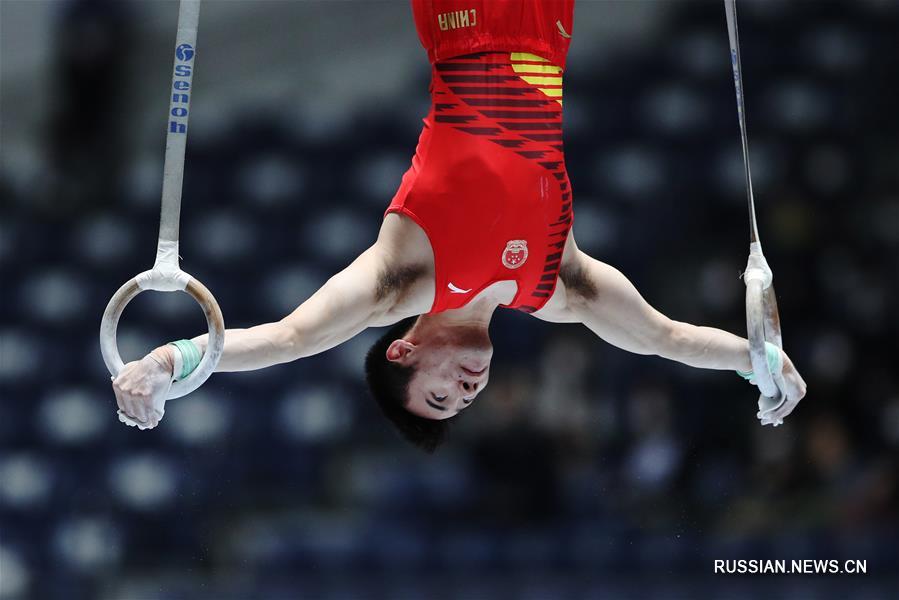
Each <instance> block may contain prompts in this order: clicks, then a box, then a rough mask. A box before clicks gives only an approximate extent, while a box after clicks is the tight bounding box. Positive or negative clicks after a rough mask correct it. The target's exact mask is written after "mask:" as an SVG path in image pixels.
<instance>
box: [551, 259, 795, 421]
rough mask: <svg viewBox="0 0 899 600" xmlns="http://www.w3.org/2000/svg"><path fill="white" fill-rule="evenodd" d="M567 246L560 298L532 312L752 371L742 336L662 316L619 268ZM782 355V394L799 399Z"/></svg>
mask: <svg viewBox="0 0 899 600" xmlns="http://www.w3.org/2000/svg"><path fill="white" fill-rule="evenodd" d="M571 250H573V252H574V253H575V254H574V257H573V259H571V260H569V261H567V262H566V265H565V266H564V267H563V270H562V271H561V272H560V275H559V278H560V279H561V282H560V286H561V288H562V290H561V294H560V298H559V299H555V298H554V300H553V303H552V305H549V304H548V305H547V310H546V311H545V312H544V311H543V310H541V311H538V313H535V316H538V317H540V318H544V319H546V320H551V321H563V322H579V323H583V324H584V325H586V326H587V327H588V328H590V330H591V331H593V332H594V333H595V334H596V335H598V336H599V337H601V338H602V339H604V340H606V341H607V342H609V343H610V344H613V345H615V346H618V347H619V348H622V349H624V350H628V351H629V352H634V353H637V354H653V355H658V356H661V357H663V358H668V359H670V360H676V361H678V362H681V363H684V364H686V365H690V366H692V367H699V368H704V369H732V370H735V371H751V370H752V364H751V361H750V358H749V342H748V341H747V340H746V339H745V338H741V337H739V336H736V335H734V334H732V333H728V332H726V331H722V330H721V329H716V328H714V327H702V326H697V325H691V324H690V323H682V322H679V321H674V320H672V319H670V318H668V317H666V316H665V315H663V314H662V313H660V312H659V311H658V310H656V309H655V308H653V307H652V306H650V305H649V303H648V302H646V300H645V299H644V298H643V296H641V295H640V293H639V292H638V291H637V288H635V287H634V285H633V284H632V283H631V282H630V281H629V280H628V279H627V277H625V276H624V275H623V274H622V273H621V272H620V271H619V270H618V269H615V268H614V267H612V266H609V265H607V264H605V263H603V262H600V261H598V260H596V259H594V258H592V257H590V256H587V255H586V254H584V253H583V252H581V251H580V250H578V249H577V248H576V247H574V248H572V249H571ZM781 355H782V358H783V375H784V380H785V383H786V385H787V388H788V389H787V390H785V391H786V393H787V396H788V397H790V398H794V399H795V398H799V399H801V398H802V397H803V396H804V395H805V382H804V381H803V380H802V377H800V375H799V373H798V372H797V371H796V369H795V367H794V366H793V363H792V362H791V361H790V358H789V357H788V356H787V355H786V353H784V352H783V351H781ZM797 401H798V400H797ZM794 406H795V403H794ZM783 416H786V415H783Z"/></svg>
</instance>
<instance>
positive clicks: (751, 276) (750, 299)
mask: <svg viewBox="0 0 899 600" xmlns="http://www.w3.org/2000/svg"><path fill="white" fill-rule="evenodd" d="M772 279H773V276H772V274H771V270H770V268H768V264H767V261H765V256H764V255H763V254H762V253H761V247H760V245H759V244H758V243H753V244H751V245H750V253H749V263H748V265H747V267H746V272H745V274H744V275H743V281H744V283H745V284H746V330H747V337H748V338H749V357H750V359H751V361H752V372H753V374H754V375H753V376H754V378H755V382H756V385H758V388H759V391H760V392H761V393H762V395H763V396H765V397H766V398H767V399H768V400H767V404H769V405H770V406H776V405H778V404H780V402H781V401H782V400H783V398H782V392H781V390H783V389H784V386H783V377H782V376H781V375H780V374H775V375H772V374H771V372H770V370H769V369H768V357H767V351H766V350H765V342H770V343H772V344H774V345H775V346H777V347H778V348H783V338H782V336H781V332H780V315H779V313H778V310H777V299H776V297H775V294H774V286H773V285H772Z"/></svg>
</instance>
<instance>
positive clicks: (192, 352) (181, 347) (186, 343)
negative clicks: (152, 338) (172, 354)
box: [169, 340, 203, 380]
mask: <svg viewBox="0 0 899 600" xmlns="http://www.w3.org/2000/svg"><path fill="white" fill-rule="evenodd" d="M169 344H170V345H172V346H174V347H175V348H177V349H178V351H179V352H181V373H180V374H179V375H178V376H177V377H176V379H178V380H181V379H185V378H186V377H187V376H188V375H190V374H191V373H193V372H194V369H196V368H197V366H198V365H199V364H200V359H201V358H203V355H202V354H201V353H200V349H199V348H198V347H197V345H196V344H194V343H193V342H192V341H190V340H177V341H175V342H169Z"/></svg>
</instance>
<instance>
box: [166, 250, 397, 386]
mask: <svg viewBox="0 0 899 600" xmlns="http://www.w3.org/2000/svg"><path fill="white" fill-rule="evenodd" d="M385 267H386V265H385V253H384V252H383V249H382V248H381V247H379V246H378V244H375V245H374V246H372V247H371V248H369V249H368V250H366V251H365V252H363V253H362V254H361V255H359V257H358V258H356V260H354V261H353V263H352V264H350V265H349V266H348V267H347V268H345V269H344V270H342V271H340V272H339V273H337V274H336V275H334V276H333V277H331V278H330V279H329V280H328V281H327V282H326V283H325V284H324V285H323V286H322V287H321V288H319V290H318V291H317V292H315V293H314V294H313V295H312V296H311V297H310V298H309V299H308V300H306V301H305V302H303V303H302V304H301V305H300V306H299V307H297V308H296V309H295V310H294V311H293V312H292V313H290V314H289V315H287V316H286V317H284V318H283V319H281V320H280V321H276V322H272V323H265V324H262V325H256V326H255V327H250V328H248V329H228V330H227V331H226V332H225V347H224V351H223V352H222V357H221V359H220V360H219V363H218V366H217V367H216V372H226V371H250V370H254V369H262V368H265V367H269V366H272V365H276V364H281V363H286V362H291V361H294V360H297V359H299V358H304V357H307V356H312V355H314V354H319V353H320V352H324V351H325V350H329V349H331V348H333V347H334V346H338V345H340V344H342V343H343V342H345V341H347V340H349V339H350V338H352V337H354V336H356V335H357V334H358V333H360V332H361V331H363V330H364V329H366V328H367V327H369V326H372V325H380V324H381V321H383V320H384V316H385V314H386V312H387V310H388V309H389V308H390V306H389V303H390V301H391V298H390V297H389V296H385V297H379V294H378V275H379V273H382V272H383V270H384V268H385ZM207 340H208V334H203V335H201V336H198V337H196V338H194V339H193V342H194V343H195V344H197V346H198V347H199V349H200V351H201V352H205V351H206V344H207ZM168 348H169V351H170V349H171V347H170V346H169V347H168Z"/></svg>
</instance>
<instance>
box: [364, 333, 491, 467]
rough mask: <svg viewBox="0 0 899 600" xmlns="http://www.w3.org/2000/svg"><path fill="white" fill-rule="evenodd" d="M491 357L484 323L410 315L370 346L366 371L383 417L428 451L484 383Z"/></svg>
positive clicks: (440, 441) (466, 406)
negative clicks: (452, 322) (450, 323)
mask: <svg viewBox="0 0 899 600" xmlns="http://www.w3.org/2000/svg"><path fill="white" fill-rule="evenodd" d="M492 356H493V346H492V345H491V343H490V336H489V335H488V332H487V329H486V328H485V327H482V326H475V325H472V326H460V325H454V326H451V327H448V326H440V325H438V324H437V323H435V322H434V321H432V320H430V319H428V318H427V317H410V318H408V319H405V320H403V321H400V322H399V323H397V324H395V325H394V326H393V327H391V328H390V330H388V331H387V332H386V333H385V334H384V335H383V336H382V337H381V338H380V339H379V340H378V341H377V342H375V344H374V345H373V346H372V347H371V348H370V349H369V351H368V355H367V356H366V357H365V374H366V379H367V382H368V387H369V389H370V391H371V394H372V396H374V398H375V401H377V403H378V406H380V407H381V411H382V412H383V413H384V416H386V417H387V419H388V420H389V421H390V422H392V423H393V424H394V425H395V426H396V428H397V429H398V430H399V432H400V434H401V435H402V436H403V437H404V438H406V439H407V440H408V441H409V442H411V443H412V444H414V445H415V446H417V447H419V448H421V449H422V450H424V451H425V452H428V453H431V452H434V450H435V449H436V448H437V447H438V446H439V445H440V444H441V443H442V442H443V441H444V439H445V438H446V433H447V429H448V426H449V422H448V419H449V418H450V417H454V416H456V415H458V414H459V413H461V412H463V411H465V410H467V409H468V408H469V407H471V406H472V404H474V402H475V398H476V397H477V395H478V394H479V393H480V392H481V391H482V390H483V389H484V387H485V386H486V385H487V379H488V376H489V373H490V358H491V357H492Z"/></svg>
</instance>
